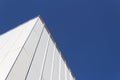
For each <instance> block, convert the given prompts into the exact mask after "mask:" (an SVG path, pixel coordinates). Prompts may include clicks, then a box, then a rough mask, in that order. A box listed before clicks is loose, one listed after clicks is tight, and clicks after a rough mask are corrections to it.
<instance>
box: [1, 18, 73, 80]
mask: <svg viewBox="0 0 120 80" xmlns="http://www.w3.org/2000/svg"><path fill="white" fill-rule="evenodd" d="M0 80H74V77H73V76H72V74H71V72H70V71H69V68H68V67H67V64H66V62H65V61H64V60H63V58H62V56H61V53H60V52H59V50H58V48H57V47H56V44H55V42H54V41H53V40H52V38H51V37H50V34H49V32H48V30H47V29H46V27H45V26H44V23H43V22H42V21H41V19H40V18H39V17H37V18H34V19H32V20H30V21H28V22H27V23H24V24H22V25H20V26H19V27H16V28H14V29H12V30H10V31H8V32H7V33H5V34H3V35H1V36H0Z"/></svg>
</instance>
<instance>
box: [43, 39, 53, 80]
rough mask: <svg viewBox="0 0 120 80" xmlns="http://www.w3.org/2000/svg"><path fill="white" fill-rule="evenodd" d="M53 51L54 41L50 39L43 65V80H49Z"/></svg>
mask: <svg viewBox="0 0 120 80" xmlns="http://www.w3.org/2000/svg"><path fill="white" fill-rule="evenodd" d="M53 52H54V43H53V41H52V40H51V39H50V42H49V46H48V51H47V56H46V61H45V66H44V72H43V77H44V80H50V77H51V70H52V59H53Z"/></svg>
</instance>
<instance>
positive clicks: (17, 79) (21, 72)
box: [7, 22, 43, 80]
mask: <svg viewBox="0 0 120 80" xmlns="http://www.w3.org/2000/svg"><path fill="white" fill-rule="evenodd" d="M38 27H39V28H38ZM36 29H39V31H38V32H37V33H36V32H35V31H36ZM42 29H43V25H41V26H40V22H37V23H36V24H35V27H34V29H33V31H32V33H31V34H30V37H29V38H28V40H27V41H26V43H25V45H24V48H23V49H22V51H21V53H20V55H19V57H18V58H17V61H16V63H15V64H14V66H13V68H12V70H11V72H10V74H9V76H8V78H7V80H25V77H26V74H27V72H28V69H29V66H30V63H31V61H32V57H33V55H34V52H35V49H36V46H37V43H38V40H39V37H40V36H41V32H42ZM37 34H38V35H37Z"/></svg>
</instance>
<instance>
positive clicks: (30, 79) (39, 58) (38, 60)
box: [27, 29, 49, 80]
mask: <svg viewBox="0 0 120 80" xmlns="http://www.w3.org/2000/svg"><path fill="white" fill-rule="evenodd" d="M48 41H49V34H48V32H47V31H46V29H44V31H43V33H42V36H41V39H40V42H39V45H38V48H37V50H36V53H35V57H34V59H33V62H32V65H31V68H30V71H29V73H28V76H27V80H39V79H40V78H41V73H42V66H43V63H44V58H45V52H46V48H47V47H48Z"/></svg>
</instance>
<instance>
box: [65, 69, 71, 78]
mask: <svg viewBox="0 0 120 80" xmlns="http://www.w3.org/2000/svg"><path fill="white" fill-rule="evenodd" d="M66 69H67V80H70V72H69V69H68V68H66Z"/></svg>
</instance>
